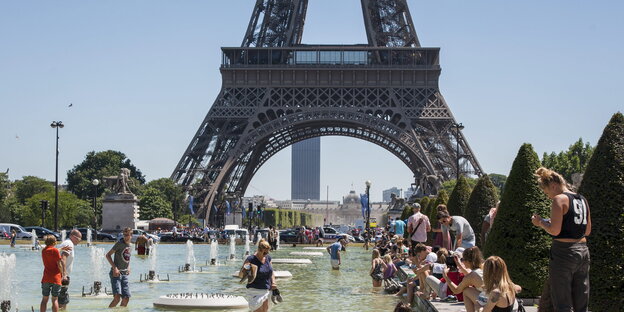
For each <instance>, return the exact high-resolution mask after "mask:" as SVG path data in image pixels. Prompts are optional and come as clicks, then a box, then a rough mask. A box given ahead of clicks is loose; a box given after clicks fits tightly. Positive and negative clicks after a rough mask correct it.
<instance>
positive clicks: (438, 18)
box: [0, 0, 624, 200]
mask: <svg viewBox="0 0 624 312" xmlns="http://www.w3.org/2000/svg"><path fill="white" fill-rule="evenodd" d="M254 3H255V1H251V0H247V1H242V0H231V1H207V0H202V1H199V0H197V1H190V0H187V1H154V0H150V1H147V0H143V1H126V0H124V1H120V0H111V1H82V0H80V1H78V0H76V1H1V2H0V108H1V111H0V149H1V152H0V171H4V170H6V168H10V178H11V179H19V178H21V177H22V176H25V175H35V176H40V177H43V178H46V179H50V180H53V179H54V130H53V129H51V128H50V126H49V124H50V122H51V121H52V120H62V121H63V122H64V123H65V125H66V126H65V128H64V129H62V130H61V134H60V136H61V140H60V150H61V154H60V169H59V170H60V173H61V174H60V177H61V180H64V178H65V176H66V172H67V170H69V169H71V168H72V167H73V166H74V165H76V164H78V163H80V162H81V161H82V160H83V159H84V156H85V154H86V153H87V152H89V151H92V150H96V151H101V150H106V149H113V150H119V151H122V152H124V153H125V154H126V155H127V156H128V157H129V158H130V159H131V160H132V162H133V163H134V164H135V165H136V166H137V167H139V168H140V169H141V170H142V171H143V173H144V174H146V177H147V179H148V180H152V179H156V178H160V177H168V176H169V175H170V174H171V172H172V170H173V169H174V167H175V165H176V164H177V162H178V160H179V159H180V157H181V155H182V153H183V152H184V150H185V148H186V147H187V145H188V143H189V141H190V139H191V138H192V136H193V134H194V133H195V131H197V128H198V127H199V124H200V122H201V121H202V119H203V118H204V117H205V115H206V113H207V112H208V110H209V108H210V106H211V105H212V103H213V101H214V100H215V97H216V95H217V93H218V92H219V89H220V81H221V80H220V75H219V71H218V68H219V64H220V47H221V46H239V45H240V43H241V41H242V37H243V35H244V33H245V30H246V27H247V24H248V21H249V17H250V15H251V10H252V8H253V4H254ZM409 5H410V10H411V13H412V17H413V19H414V24H415V26H416V30H417V32H418V35H419V38H420V41H421V44H422V45H423V46H427V47H441V49H442V50H441V65H442V75H441V78H440V88H441V90H442V94H443V95H444V97H445V98H446V100H447V102H448V104H449V106H450V108H451V110H452V112H453V114H454V115H455V117H456V119H457V121H458V122H462V123H463V124H464V125H465V126H466V128H465V130H464V134H465V135H466V137H467V139H468V142H469V144H470V145H471V147H472V149H473V150H474V152H475V154H476V156H477V158H478V160H479V161H480V162H481V165H482V167H483V168H484V170H485V171H486V172H488V173H502V174H508V173H509V170H510V167H511V163H512V162H513V159H514V157H515V155H516V152H517V150H518V148H519V146H520V145H521V144H522V143H524V142H529V143H532V144H533V146H534V147H535V149H536V151H537V152H538V153H539V154H540V155H541V154H542V153H543V152H545V151H547V152H550V151H560V150H563V149H566V148H567V147H568V146H569V145H570V144H571V143H573V142H574V141H575V140H577V139H578V138H579V137H582V138H583V139H584V140H586V141H587V140H589V141H590V142H591V143H592V144H595V143H596V142H597V140H598V138H599V136H600V134H601V133H602V130H603V128H604V126H605V125H606V123H607V121H608V120H609V118H610V116H611V115H612V114H613V113H615V112H616V111H618V110H620V111H622V110H623V109H624V101H623V95H622V90H623V88H622V83H623V79H622V73H623V72H624V61H623V60H622V56H623V55H624V19H622V16H621V15H622V12H624V2H622V1H570V0H565V1H564V0H553V1H537V0H530V1H500V0H490V1H480V0H475V1H424V0H418V1H416V0H410V1H409ZM303 41H304V43H341V44H343V43H344V44H349V43H365V42H366V36H365V31H364V25H363V20H362V17H361V9H360V1H357V0H339V1H337V0H333V1H330V0H310V2H309V9H308V14H307V19H306V27H305V31H304V36H303ZM70 103H73V107H71V108H68V107H67V106H68V105H69V104H70ZM321 149H322V156H321V161H322V164H321V170H322V172H321V197H322V198H325V196H326V186H327V185H329V197H330V199H340V198H341V196H343V195H345V194H347V193H348V191H349V190H350V189H351V184H352V183H353V185H354V187H355V189H356V191H358V192H363V189H364V181H365V180H367V179H370V180H372V181H373V187H372V190H371V193H372V194H371V195H372V198H373V200H380V199H381V191H382V190H383V189H386V188H389V187H391V186H398V187H400V188H406V187H407V186H408V185H409V183H410V182H411V179H412V178H411V173H410V171H409V170H408V168H407V167H405V165H404V164H403V163H402V162H400V161H399V160H398V159H397V158H395V157H394V156H393V155H391V154H390V153H388V152H387V151H385V150H383V149H382V148H380V147H377V146H376V145H372V144H370V143H367V142H364V141H359V140H356V139H352V138H344V137H324V138H323V139H322V147H321ZM251 194H265V195H268V196H271V197H274V198H280V199H285V198H289V196H290V148H288V149H286V150H283V151H282V152H280V153H278V154H277V155H275V156H274V157H273V158H272V159H271V160H269V161H268V162H267V163H266V164H265V165H264V166H263V167H262V168H261V169H260V171H259V173H258V174H257V175H256V176H255V177H254V179H253V180H252V182H251V187H250V188H249V189H248V191H247V195H251Z"/></svg>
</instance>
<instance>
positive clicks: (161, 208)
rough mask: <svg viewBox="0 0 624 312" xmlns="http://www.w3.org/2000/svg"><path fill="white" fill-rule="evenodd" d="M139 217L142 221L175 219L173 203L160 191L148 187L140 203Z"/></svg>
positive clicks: (144, 190)
mask: <svg viewBox="0 0 624 312" xmlns="http://www.w3.org/2000/svg"><path fill="white" fill-rule="evenodd" d="M139 217H140V218H141V220H151V219H154V218H173V213H172V212H171V203H170V202H169V201H167V198H166V197H165V196H164V195H163V194H162V193H161V192H160V191H159V190H157V189H155V188H153V187H146V188H144V189H143V194H142V195H141V197H140V201H139Z"/></svg>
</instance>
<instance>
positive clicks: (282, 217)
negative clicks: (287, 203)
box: [262, 208, 323, 228]
mask: <svg viewBox="0 0 624 312" xmlns="http://www.w3.org/2000/svg"><path fill="white" fill-rule="evenodd" d="M262 221H263V222H264V225H265V226H269V225H273V226H279V227H280V228H290V227H296V226H309V227H314V226H320V225H323V216H322V215H318V214H312V213H307V212H301V211H296V210H290V209H276V208H267V209H265V210H264V218H263V220H262Z"/></svg>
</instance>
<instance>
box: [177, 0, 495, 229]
mask: <svg viewBox="0 0 624 312" xmlns="http://www.w3.org/2000/svg"><path fill="white" fill-rule="evenodd" d="M307 4H308V1H307V0H257V1H256V5H255V7H254V10H253V13H252V16H251V19H250V22H249V26H248V29H247V32H246V34H245V37H244V39H243V42H242V45H241V47H233V48H229V47H228V48H226V47H224V48H222V49H221V50H222V64H221V68H220V71H221V76H222V87H221V91H220V93H219V95H218V97H217V99H216V100H215V102H214V103H213V105H212V107H211V108H210V111H209V112H208V114H207V116H206V118H205V119H204V120H203V122H202V123H201V126H200V127H199V130H198V131H197V133H196V134H195V135H194V136H193V139H192V140H191V143H190V144H189V146H188V148H187V149H186V151H185V152H184V154H183V156H182V158H181V159H180V161H179V163H178V165H177V166H176V168H175V170H174V171H173V173H172V175H171V178H172V179H173V180H174V181H175V182H176V183H179V184H181V185H183V186H184V187H185V189H186V190H187V191H189V193H190V194H191V195H193V196H194V197H195V203H197V204H196V205H197V206H198V207H197V208H198V209H196V211H197V212H196V214H197V215H198V217H201V218H205V219H207V220H209V222H210V223H211V224H220V223H221V222H222V221H223V211H224V210H225V206H226V205H224V201H226V200H231V202H233V201H236V200H238V202H240V200H239V199H240V197H241V196H243V194H244V193H245V190H246V188H247V186H248V185H249V182H250V181H251V178H252V177H253V176H254V174H255V173H256V172H257V171H258V169H259V168H260V167H261V166H262V165H263V164H264V163H265V162H266V161H267V160H268V159H269V158H270V157H271V156H273V155H274V154H275V153H277V152H278V151H280V150H282V149H284V148H285V147H287V146H289V145H291V144H294V143H297V142H299V141H302V140H305V139H309V138H313V137H318V136H325V135H341V136H348V137H354V138H358V139H362V140H366V141H369V142H372V143H374V144H377V145H379V146H381V147H383V148H385V149H386V150H388V151H389V152H391V153H392V154H394V155H395V156H397V157H398V158H399V159H400V160H401V161H403V162H404V163H405V165H407V167H408V168H409V169H410V170H411V171H412V172H413V174H414V179H415V184H416V185H417V186H418V187H420V188H421V190H422V191H424V192H425V193H429V194H431V193H435V192H436V190H437V189H438V188H439V187H440V185H441V182H442V181H445V180H448V179H450V178H452V177H455V176H456V175H458V174H459V173H460V172H461V173H465V174H472V175H478V176H481V175H482V174H483V171H482V169H481V167H480V165H479V163H478V162H477V159H476V158H475V156H474V154H473V152H472V150H471V149H470V147H469V146H468V143H467V142H466V139H465V138H464V136H463V135H462V133H461V128H462V127H460V125H458V124H457V122H456V121H455V119H454V117H453V115H452V114H451V111H450V109H449V107H448V105H447V104H446V102H445V101H444V97H443V96H442V94H441V93H440V90H439V87H438V78H439V76H440V64H439V52H440V49H439V48H423V47H421V46H420V43H419V41H418V37H417V35H416V31H415V29H414V25H413V22H412V18H411V16H410V13H409V9H408V6H407V3H406V1H405V0H361V5H362V12H363V17H364V24H365V27H366V35H367V39H368V44H367V45H332V46H328V45H302V44H301V37H302V34H303V26H304V21H305V14H306V10H307Z"/></svg>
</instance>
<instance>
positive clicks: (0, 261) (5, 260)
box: [0, 252, 17, 312]
mask: <svg viewBox="0 0 624 312" xmlns="http://www.w3.org/2000/svg"><path fill="white" fill-rule="evenodd" d="M15 264H16V259H15V255H14V254H5V253H4V252H3V253H0V276H1V277H2V280H0V308H2V311H3V312H4V311H9V310H10V309H11V307H15V308H16V307H17V303H16V301H15V300H16V299H17V291H16V290H17V289H16V287H15Z"/></svg>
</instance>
